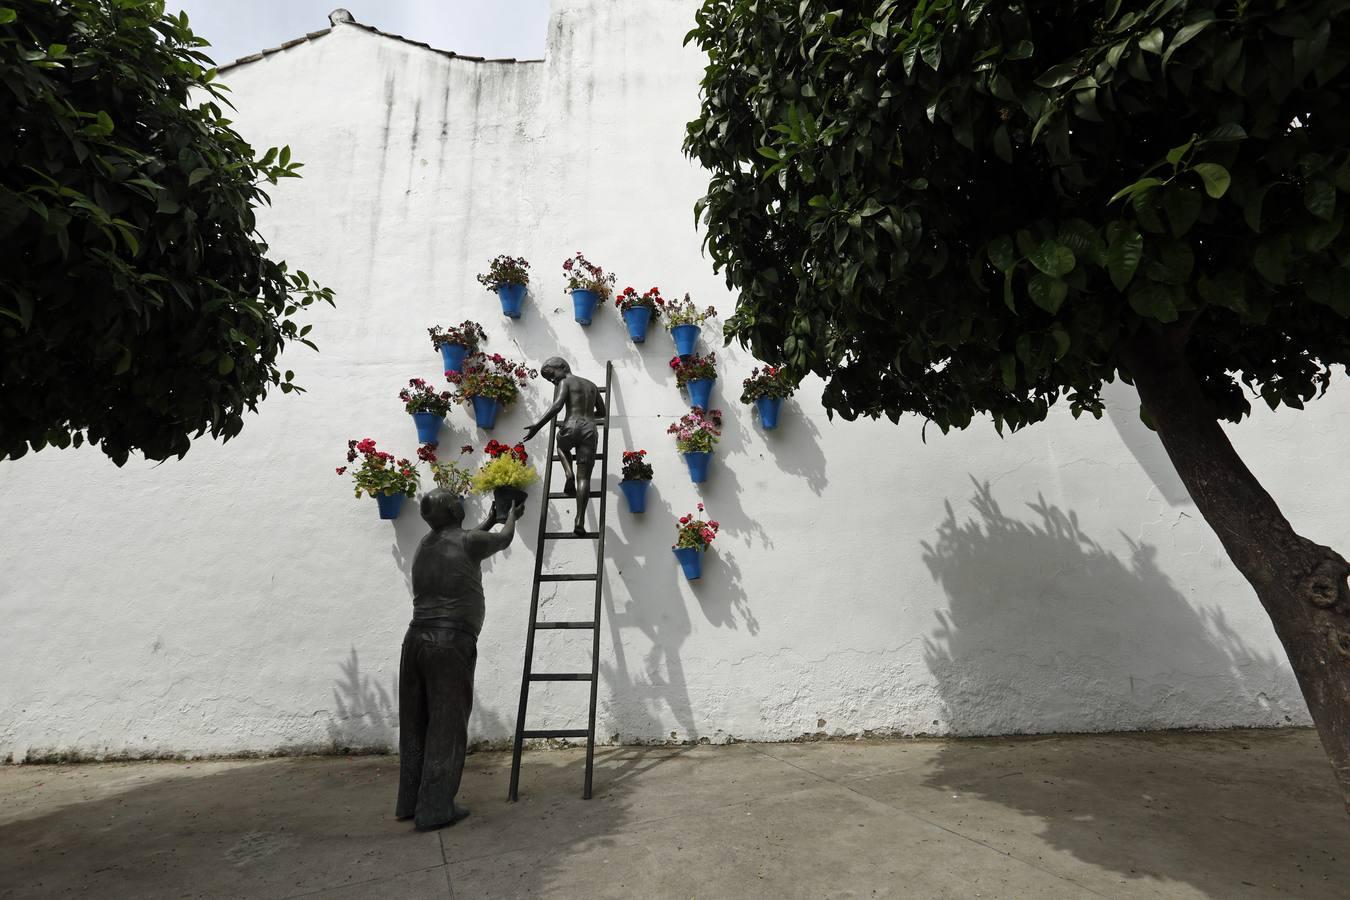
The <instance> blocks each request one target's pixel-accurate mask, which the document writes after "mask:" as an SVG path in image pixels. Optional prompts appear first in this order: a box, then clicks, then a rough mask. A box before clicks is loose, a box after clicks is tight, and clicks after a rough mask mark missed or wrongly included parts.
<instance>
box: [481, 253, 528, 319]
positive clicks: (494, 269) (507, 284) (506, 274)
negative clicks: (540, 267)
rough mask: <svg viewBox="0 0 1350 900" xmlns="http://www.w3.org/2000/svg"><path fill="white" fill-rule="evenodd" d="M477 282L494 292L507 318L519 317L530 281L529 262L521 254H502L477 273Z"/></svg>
mask: <svg viewBox="0 0 1350 900" xmlns="http://www.w3.org/2000/svg"><path fill="white" fill-rule="evenodd" d="M478 283H479V284H481V285H482V286H483V287H485V288H487V289H488V290H489V291H495V292H496V294H497V299H498V300H500V301H501V304H502V314H503V315H505V316H506V317H507V318H508V319H519V318H520V309H521V306H522V305H523V304H524V303H525V290H526V288H527V287H528V286H529V283H530V264H529V263H528V262H526V261H525V258H524V257H523V256H507V255H506V254H502V255H500V256H498V257H497V258H496V259H494V260H493V261H492V262H490V263H489V264H488V270H487V271H486V272H482V273H480V274H479V275H478Z"/></svg>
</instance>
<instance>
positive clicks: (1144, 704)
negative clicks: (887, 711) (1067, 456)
mask: <svg viewBox="0 0 1350 900" xmlns="http://www.w3.org/2000/svg"><path fill="white" fill-rule="evenodd" d="M970 504H971V507H972V508H973V510H974V512H975V515H974V516H971V517H967V518H961V517H958V515H957V512H956V510H955V509H953V508H952V506H951V505H950V504H948V506H947V516H946V519H945V520H944V521H943V522H942V523H941V525H940V526H939V527H938V530H937V535H936V537H935V539H934V540H933V541H932V542H931V543H924V544H923V559H924V563H925V564H926V565H927V567H928V569H929V571H930V572H931V573H932V575H933V577H934V579H935V580H936V581H937V582H938V583H939V584H940V585H941V586H942V588H943V591H944V592H945V594H946V597H947V609H946V610H944V611H939V612H938V613H937V617H938V624H937V627H936V628H935V630H934V632H933V634H932V635H931V636H930V637H928V638H926V639H925V658H926V662H927V664H928V667H929V669H930V671H931V672H932V675H933V678H934V681H935V684H936V687H937V691H938V694H939V696H940V699H941V702H942V705H943V707H944V717H945V721H946V722H947V723H949V726H950V728H951V730H952V731H953V732H954V733H957V734H991V733H992V734H998V733H1004V734H1008V733H1012V734H1016V733H1019V732H1026V731H1029V730H1032V728H1033V727H1034V728H1035V729H1036V730H1057V731H1098V730H1104V729H1106V728H1109V727H1111V723H1122V722H1123V723H1132V724H1135V725H1136V726H1137V727H1139V728H1167V727H1169V726H1171V725H1172V724H1173V723H1175V722H1178V721H1180V722H1202V723H1207V724H1210V725H1215V726H1223V725H1226V724H1228V723H1230V722H1233V721H1244V722H1260V723H1262V724H1266V725H1272V726H1274V725H1282V724H1288V723H1290V722H1291V721H1292V716H1299V718H1300V719H1302V718H1303V714H1302V709H1301V700H1300V699H1299V694H1298V691H1297V686H1296V684H1295V683H1294V680H1293V676H1292V674H1291V673H1290V671H1289V669H1288V667H1287V665H1285V664H1284V660H1283V659H1282V658H1277V657H1276V656H1274V655H1272V654H1270V653H1264V652H1260V651H1257V650H1255V649H1253V648H1250V647H1248V646H1246V645H1245V644H1244V643H1243V642H1242V641H1241V639H1240V638H1239V637H1238V636H1237V634H1236V633H1235V631H1234V630H1233V629H1232V628H1230V627H1229V626H1228V623H1227V620H1226V619H1225V617H1224V614H1223V612H1222V610H1220V609H1217V608H1215V609H1207V608H1204V607H1201V606H1198V605H1196V604H1195V603H1194V602H1191V601H1188V600H1187V598H1186V597H1185V596H1183V595H1182V593H1181V592H1180V591H1179V590H1178V589H1177V587H1176V586H1175V585H1174V584H1173V582H1172V580H1171V579H1170V578H1169V577H1168V576H1167V575H1166V574H1165V573H1164V572H1163V571H1161V570H1160V569H1159V567H1158V564H1157V548H1155V547H1153V546H1151V545H1149V544H1147V543H1143V542H1139V541H1135V540H1131V539H1130V538H1129V537H1128V536H1125V535H1122V540H1123V542H1124V543H1125V545H1126V547H1127V548H1128V554H1127V555H1125V556H1123V557H1122V556H1117V555H1116V554H1114V553H1112V552H1110V551H1108V550H1106V549H1105V548H1104V547H1103V546H1102V545H1101V544H1100V543H1099V542H1098V541H1097V540H1095V539H1093V538H1092V537H1090V536H1089V535H1088V534H1087V533H1086V532H1085V530H1084V528H1083V527H1082V524H1081V523H1080V521H1079V517H1078V515H1077V514H1076V513H1075V512H1073V511H1066V510H1063V509H1061V508H1059V507H1057V506H1055V505H1053V504H1051V503H1049V502H1047V501H1046V500H1045V499H1044V498H1043V497H1037V498H1036V500H1035V501H1034V502H1029V503H1027V504H1026V507H1025V511H1024V513H1023V514H1022V516H1020V517H1019V516H1017V515H1014V514H1009V513H1007V512H1005V511H1004V510H1003V508H1002V507H1001V506H1000V504H999V503H998V501H997V500H996V499H995V497H994V495H993V492H992V490H991V488H990V486H989V485H988V484H987V483H986V484H979V483H976V485H975V493H974V496H973V497H972V498H971V500H970ZM935 724H936V723H935ZM1066 740H1072V739H1063V738H1057V739H1051V740H1046V741H1037V740H1036V739H1031V738H1028V739H1026V741H1025V742H1023V743H1013V744H1008V743H1007V742H998V743H989V744H983V743H980V742H961V743H959V744H948V745H945V746H944V748H943V749H942V750H941V751H940V752H939V753H938V754H937V755H936V756H935V757H934V760H933V764H934V768H933V770H932V772H931V773H930V774H929V776H928V777H927V780H926V784H928V785H929V786H930V787H934V788H938V789H940V790H941V791H943V792H950V796H951V797H952V802H951V803H950V804H944V809H945V811H944V812H943V819H942V821H944V822H946V821H949V820H950V821H960V822H962V823H963V827H973V828H974V829H975V831H976V832H977V833H978V834H979V835H980V836H981V838H982V839H987V840H989V841H990V843H991V845H992V846H995V847H997V848H1000V849H1004V850H1005V851H1006V852H1017V851H1018V850H1019V849H1020V850H1023V851H1027V852H1030V851H1029V850H1028V847H1030V846H1035V847H1036V848H1038V849H1037V852H1038V853H1043V852H1044V850H1043V846H1044V845H1045V844H1048V845H1049V846H1050V847H1052V848H1054V850H1055V851H1057V852H1059V853H1061V854H1067V855H1068V856H1071V857H1073V858H1076V859H1077V860H1080V861H1082V862H1087V863H1090V864H1092V865H1093V866H1097V867H1102V868H1104V869H1106V870H1109V871H1111V872H1114V873H1116V874H1117V875H1118V876H1119V879H1120V882H1121V884H1122V885H1123V884H1129V883H1138V884H1145V885H1147V884H1152V885H1155V886H1156V885H1158V884H1160V883H1161V884H1166V883H1181V884H1190V885H1193V886H1194V887H1195V888H1197V889H1199V890H1200V891H1201V892H1203V893H1205V894H1207V895H1210V896H1234V894H1233V893H1231V892H1232V891H1233V890H1235V889H1237V888H1242V887H1243V886H1244V884H1246V881H1244V880H1243V879H1242V878H1238V879H1236V883H1235V882H1234V878H1233V877H1232V875H1233V872H1234V868H1233V867H1234V866H1235V865H1236V866H1238V867H1239V868H1241V867H1244V866H1245V867H1247V872H1248V874H1249V875H1250V879H1256V881H1259V880H1260V879H1259V876H1260V872H1262V871H1264V870H1266V869H1268V868H1269V867H1270V866H1272V865H1274V864H1275V863H1277V862H1280V861H1278V860H1274V859H1272V858H1271V857H1270V854H1271V850H1270V848H1269V845H1268V834H1269V830H1270V829H1275V830H1280V829H1283V828H1285V827H1288V828H1294V827H1296V822H1295V821H1290V822H1280V821H1278V819H1277V818H1276V817H1275V816H1273V815H1272V814H1271V812H1270V811H1269V810H1267V809H1265V808H1263V807H1262V806H1261V801H1260V798H1261V797H1263V796H1264V797H1269V796H1273V795H1276V794H1279V793H1281V792H1283V791H1285V788H1284V787H1282V786H1281V784H1280V776H1279V775H1277V774H1276V771H1277V769H1276V768H1275V767H1272V765H1270V759H1271V757H1270V755H1269V753H1270V752H1275V751H1278V752H1283V748H1282V747H1281V745H1280V744H1279V743H1276V744H1275V745H1274V748H1275V750H1274V751H1269V752H1267V753H1266V754H1264V755H1263V754H1257V753H1247V752H1245V747H1242V746H1240V745H1241V743H1242V739H1240V738H1236V737H1232V738H1230V737H1223V736H1213V737H1208V738H1206V739H1205V740H1203V741H1197V740H1195V739H1192V738H1188V739H1187V740H1186V741H1185V742H1180V741H1177V740H1175V739H1173V738H1169V737H1167V736H1158V735H1153V736H1142V737H1138V738H1129V737H1121V738H1113V739H1112V740H1111V742H1110V743H1109V744H1108V743H1094V739H1091V738H1083V739H1079V740H1074V741H1072V749H1071V750H1070V749H1069V746H1068V745H1067V744H1066V743H1065V741H1066ZM1122 741H1124V742H1125V743H1124V745H1123V746H1124V748H1125V749H1126V750H1127V751H1128V753H1127V755H1122V744H1121V742H1122ZM1010 746H1011V747H1014V748H1018V752H1017V753H1010V752H1009V747H1010ZM1219 750H1223V751H1225V752H1226V755H1225V758H1226V759H1229V760H1231V761H1232V768H1231V769H1230V768H1225V769H1224V770H1223V771H1219V770H1214V769H1207V767H1206V766H1205V765H1204V760H1203V754H1204V753H1206V752H1209V753H1214V752H1217V751H1219ZM1300 752H1303V745H1300ZM1182 755H1185V756H1188V757H1189V758H1188V759H1183V758H1181V757H1182ZM1305 762H1306V765H1307V766H1308V767H1309V771H1310V777H1311V778H1312V783H1313V784H1315V785H1316V787H1306V788H1303V790H1306V791H1308V792H1309V794H1308V796H1309V797H1311V796H1313V795H1317V796H1319V797H1321V796H1324V794H1323V792H1324V790H1325V787H1326V786H1325V785H1323V784H1322V783H1321V782H1322V778H1321V776H1323V775H1325V774H1329V773H1328V772H1327V771H1326V770H1327V763H1326V760H1325V757H1323V756H1322V755H1321V754H1320V752H1319V751H1318V749H1317V748H1316V746H1315V742H1314V747H1313V749H1312V751H1311V752H1308V753H1307V758H1306V760H1305ZM1196 777H1199V778H1202V779H1203V780H1204V786H1205V788H1206V790H1207V791H1210V790H1211V789H1212V796H1210V797H1207V798H1206V800H1207V802H1206V803H1205V805H1204V806H1199V807H1197V806H1195V805H1194V804H1193V802H1191V801H1188V802H1185V803H1183V802H1179V801H1178V799H1177V798H1178V797H1179V796H1180V795H1181V794H1182V793H1183V792H1185V791H1186V790H1188V789H1192V788H1193V787H1194V785H1191V784H1189V783H1188V782H1189V781H1190V779H1193V778H1196ZM1238 785H1241V790H1235V787H1237V786H1238ZM1290 789H1295V788H1292V787H1291V788H1290ZM973 798H978V799H979V800H980V801H992V803H994V804H997V805H998V806H1001V807H1003V808H1004V810H1003V811H995V812H992V813H991V812H990V810H991V809H994V810H997V807H991V806H990V804H989V803H988V802H981V803H979V804H972V803H970V802H969V800H970V799H973ZM975 805H978V806H979V808H980V810H981V812H980V813H978V814H972V813H970V812H969V810H970V809H971V808H973V807H974V806H975ZM963 809H964V812H963ZM1319 815H1324V816H1325V815H1327V810H1326V809H1325V808H1324V807H1321V808H1319ZM1297 817H1298V815H1297V814H1294V818H1295V819H1297ZM1223 822H1229V823H1239V824H1242V825H1245V826H1247V830H1246V831H1241V833H1240V836H1238V837H1235V836H1234V835H1235V834H1236V832H1234V830H1233V829H1231V828H1227V827H1219V826H1220V825H1221V823H1223ZM1345 824H1346V823H1345V821H1344V815H1343V813H1342V814H1339V815H1337V814H1335V813H1334V811H1333V812H1332V814H1331V815H1330V816H1329V817H1328V818H1326V820H1325V821H1323V823H1322V827H1327V828H1332V829H1333V830H1334V829H1336V828H1340V829H1344V828H1345ZM1239 831H1240V829H1239ZM1220 835H1222V836H1220ZM1235 841H1236V842H1239V843H1237V844H1235ZM1238 845H1240V846H1241V848H1242V852H1241V853H1240V854H1238V859H1237V861H1230V862H1224V863H1217V862H1216V860H1218V859H1221V858H1226V857H1225V856H1224V854H1222V853H1219V852H1218V851H1220V850H1221V849H1223V848H1225V847H1227V848H1228V849H1230V850H1231V849H1232V848H1233V847H1234V846H1238ZM1281 852H1282V853H1285V854H1291V855H1290V857H1289V858H1288V859H1285V860H1283V862H1286V863H1302V864H1305V865H1307V866H1313V867H1316V866H1317V865H1318V864H1321V863H1327V862H1328V860H1327V859H1326V858H1325V854H1323V856H1322V857H1321V858H1314V857H1315V856H1317V854H1316V853H1315V852H1312V851H1309V852H1307V853H1305V852H1303V851H1301V850H1300V849H1299V847H1298V845H1297V843H1296V842H1295V843H1291V844H1290V845H1288V846H1287V847H1285V848H1284V849H1283V850H1282V851H1281ZM1049 858H1051V857H1047V859H1049ZM1286 871H1287V872H1288V873H1291V874H1295V875H1296V874H1298V873H1299V872H1300V871H1302V870H1300V869H1298V868H1297V867H1296V866H1295V867H1293V868H1288V869H1286ZM1256 881H1253V882H1252V883H1256ZM1262 886H1263V887H1264V888H1271V887H1273V885H1271V884H1263V885H1262ZM1287 887H1288V889H1289V890H1290V892H1291V893H1293V894H1297V895H1300V896H1306V894H1303V893H1300V891H1301V890H1308V889H1311V888H1310V886H1309V885H1308V884H1300V886H1299V888H1298V889H1297V890H1296V889H1295V886H1294V885H1293V884H1292V883H1291V884H1289V885H1287Z"/></svg>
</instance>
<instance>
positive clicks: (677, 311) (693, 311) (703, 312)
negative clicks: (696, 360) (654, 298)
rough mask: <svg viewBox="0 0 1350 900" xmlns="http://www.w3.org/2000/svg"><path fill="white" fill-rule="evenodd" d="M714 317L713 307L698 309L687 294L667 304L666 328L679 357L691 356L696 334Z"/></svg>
mask: <svg viewBox="0 0 1350 900" xmlns="http://www.w3.org/2000/svg"><path fill="white" fill-rule="evenodd" d="M716 315H717V310H716V309H715V308H714V307H711V306H708V307H705V308H704V309H699V308H698V307H696V306H694V301H693V300H690V299H689V295H688V294H685V295H684V298H683V299H682V300H676V301H675V302H673V303H671V304H669V305H668V306H667V307H666V327H667V328H669V329H670V336H671V337H672V338H674V339H675V353H676V354H677V355H679V356H689V355H690V354H692V353H693V352H694V348H696V347H697V346H698V333H699V332H700V331H702V330H703V323H704V322H706V321H708V320H709V319H711V318H714V317H715V316H716Z"/></svg>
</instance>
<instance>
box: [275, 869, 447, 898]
mask: <svg viewBox="0 0 1350 900" xmlns="http://www.w3.org/2000/svg"><path fill="white" fill-rule="evenodd" d="M441 868H449V867H448V866H446V865H445V864H443V863H442V864H441V865H439V866H423V867H422V868H420V869H406V870H404V871H402V872H395V873H393V874H391V875H377V876H376V877H374V878H363V879H361V880H360V881H349V882H347V883H346V884H329V885H325V886H324V887H321V888H315V889H314V890H312V891H301V892H300V893H298V894H286V895H285V896H284V897H282V900H299V898H301V897H313V896H315V895H316V894H326V893H328V892H329V891H341V890H345V889H347V888H354V887H360V886H361V885H363V884H377V883H379V882H381V881H389V880H390V879H393V878H399V877H400V876H403V875H416V874H417V873H418V872H430V871H432V870H433V869H441ZM446 878H447V880H448V879H449V875H448V874H447V876H446Z"/></svg>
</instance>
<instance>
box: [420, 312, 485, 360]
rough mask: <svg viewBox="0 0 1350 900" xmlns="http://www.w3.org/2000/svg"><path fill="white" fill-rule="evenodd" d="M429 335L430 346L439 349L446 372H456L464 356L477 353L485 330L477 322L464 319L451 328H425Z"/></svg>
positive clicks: (483, 339) (483, 338) (437, 326)
mask: <svg viewBox="0 0 1350 900" xmlns="http://www.w3.org/2000/svg"><path fill="white" fill-rule="evenodd" d="M427 334H430V335H431V346H433V347H435V348H436V349H437V350H440V351H441V363H442V364H443V366H444V371H446V372H458V371H459V370H460V369H462V368H463V367H464V358H465V357H466V356H468V355H469V354H470V353H477V352H478V348H479V347H480V346H481V345H482V343H483V341H485V340H487V332H485V331H483V326H482V325H479V324H478V323H477V322H471V321H469V320H468V319H465V320H464V321H463V322H460V323H459V324H458V325H456V326H454V327H453V328H441V326H439V325H434V326H432V327H431V328H428V329H427Z"/></svg>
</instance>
